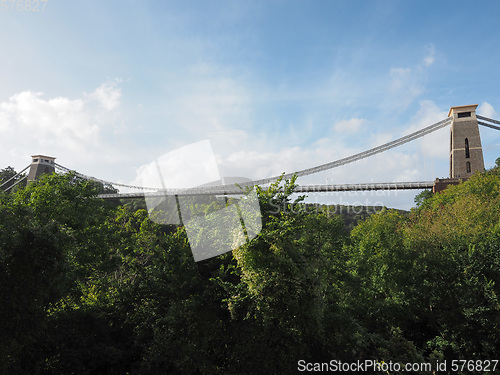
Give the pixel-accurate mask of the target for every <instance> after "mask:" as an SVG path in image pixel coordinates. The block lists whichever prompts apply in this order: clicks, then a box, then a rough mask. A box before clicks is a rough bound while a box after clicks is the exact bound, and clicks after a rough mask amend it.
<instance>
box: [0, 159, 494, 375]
mask: <svg viewBox="0 0 500 375" xmlns="http://www.w3.org/2000/svg"><path fill="white" fill-rule="evenodd" d="M294 187H295V178H293V179H291V180H288V181H284V180H282V179H280V180H279V181H278V182H276V183H274V184H272V185H271V186H270V187H269V188H268V189H266V190H264V189H262V188H260V187H259V188H258V189H257V190H258V198H259V203H260V206H261V211H262V216H263V227H262V231H261V232H260V233H259V234H258V235H257V236H256V237H255V238H254V239H253V240H252V241H250V242H248V243H245V244H243V245H241V246H239V247H238V248H237V249H235V250H234V251H232V252H229V253H225V254H222V255H220V256H218V257H215V258H211V259H207V260H205V261H202V262H198V263H196V262H194V259H193V255H192V252H191V249H190V243H189V242H188V238H187V234H186V228H185V227H183V226H176V227H175V226H172V225H159V224H157V223H155V222H153V221H151V220H150V217H149V214H148V212H147V211H146V210H144V209H142V206H140V205H133V204H131V205H125V206H116V205H108V204H106V203H105V202H103V201H101V200H99V199H97V198H96V195H97V191H96V189H95V188H94V186H93V185H92V184H89V183H86V182H85V181H82V180H80V179H78V178H76V176H74V175H71V174H68V175H55V174H54V175H52V176H46V177H44V178H43V179H41V180H40V181H37V182H36V183H32V184H30V185H29V186H27V187H26V188H22V189H18V190H17V191H15V192H13V193H12V194H3V195H1V196H0V271H1V273H0V283H1V284H0V285H1V288H0V329H1V332H2V333H1V334H0V369H1V372H2V373H9V374H11V373H14V374H16V373H19V374H24V373H33V374H37V373H51V374H68V373H73V374H102V373H109V374H125V373H130V374H164V373H171V374H181V373H198V374H212V373H213V374H216V373H217V374H218V373H292V372H295V371H296V369H297V361H298V360H299V359H304V360H306V361H310V362H328V361H330V360H331V359H341V360H342V361H344V362H347V361H356V360H365V359H372V358H376V359H377V360H379V361H386V362H387V361H391V360H392V361H398V362H401V363H409V362H424V361H435V360H436V359H440V360H442V359H456V358H470V359H487V358H489V359H491V358H494V357H495V355H497V353H498V347H499V338H498V327H500V301H499V297H498V296H499V295H500V287H499V285H500V175H499V174H498V173H496V169H493V170H491V171H488V172H486V173H484V174H477V175H475V176H473V177H472V178H471V179H470V180H469V181H467V182H465V183H462V184H460V185H457V186H451V187H449V188H448V189H446V190H445V191H444V192H442V193H440V194H437V195H433V196H431V195H430V194H428V193H422V194H420V195H419V196H418V197H417V198H416V203H417V206H418V208H417V209H415V210H412V212H411V213H410V214H406V213H403V212H398V211H393V210H387V209H382V210H381V211H380V212H378V213H376V214H372V215H371V216H369V217H368V213H367V212H365V211H363V212H361V213H359V217H355V218H354V219H356V221H357V222H358V224H357V225H355V226H354V228H353V229H352V231H351V232H350V233H349V232H347V231H346V223H345V222H343V221H342V216H341V215H339V213H336V212H335V210H331V209H330V207H321V208H319V207H315V209H314V210H309V209H307V208H308V206H307V205H305V204H303V203H301V201H302V199H303V197H298V198H297V199H295V200H294V199H293V189H294ZM226 203H227V204H228V205H231V204H234V203H235V202H234V201H228V202H223V201H220V200H213V201H206V200H205V201H204V202H202V201H198V200H196V199H193V200H191V204H190V206H189V207H190V210H191V211H192V213H193V214H199V213H210V212H213V211H215V210H220V209H224V208H227V207H228V206H226ZM160 209H161V207H159V208H158V213H159V210H160ZM356 215H358V214H356ZM347 218H348V220H351V219H353V218H352V217H347ZM351 221H352V220H351ZM351 221H349V223H351ZM352 223H353V224H352V225H354V221H352ZM213 227H215V225H214V226H213ZM208 229H209V228H208ZM220 233H222V232H218V231H217V230H205V231H204V232H203V236H202V237H203V238H206V239H210V240H211V241H212V242H213V243H216V244H217V243H219V245H220V246H223V245H225V244H226V242H227V241H228V239H223V238H221V237H222V236H221V235H220ZM229 240H230V241H233V240H234V239H232V238H231V239H229ZM217 241H218V242H217ZM225 241H226V242H225Z"/></svg>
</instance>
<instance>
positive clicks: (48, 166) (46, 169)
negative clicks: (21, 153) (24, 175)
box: [28, 155, 56, 182]
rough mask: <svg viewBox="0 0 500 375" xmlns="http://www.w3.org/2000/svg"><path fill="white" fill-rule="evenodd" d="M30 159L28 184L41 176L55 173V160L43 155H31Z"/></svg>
mask: <svg viewBox="0 0 500 375" xmlns="http://www.w3.org/2000/svg"><path fill="white" fill-rule="evenodd" d="M31 158H32V159H31V167H30V171H29V173H28V182H30V181H35V180H38V179H39V178H40V176H41V175H42V174H47V173H48V174H50V173H54V172H55V171H56V168H55V160H56V158H53V157H51V156H44V155H32V156H31Z"/></svg>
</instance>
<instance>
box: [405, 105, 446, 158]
mask: <svg viewBox="0 0 500 375" xmlns="http://www.w3.org/2000/svg"><path fill="white" fill-rule="evenodd" d="M419 104H420V108H419V109H418V111H417V113H416V114H415V115H414V116H413V117H412V119H411V121H410V126H409V127H408V128H407V129H406V130H405V132H404V134H405V135H407V134H410V133H413V132H416V131H418V130H421V129H423V128H425V127H427V126H429V125H432V124H435V123H437V122H439V121H441V120H444V119H446V118H447V117H448V112H447V111H446V110H444V111H443V110H442V109H440V108H439V107H438V106H437V105H436V103H434V102H433V101H431V100H422V101H420V103H419ZM449 137H450V128H449V127H445V128H443V129H440V130H437V131H435V132H433V133H431V134H428V135H425V136H424V137H422V138H420V139H419V140H418V141H415V142H417V144H418V145H419V154H420V157H421V158H422V159H424V158H440V159H448V157H449V142H450V138H449Z"/></svg>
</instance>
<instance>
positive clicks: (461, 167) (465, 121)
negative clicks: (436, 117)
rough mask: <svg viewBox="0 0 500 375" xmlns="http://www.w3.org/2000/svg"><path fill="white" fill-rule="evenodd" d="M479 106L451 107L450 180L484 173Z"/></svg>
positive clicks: (449, 115) (449, 114)
mask: <svg viewBox="0 0 500 375" xmlns="http://www.w3.org/2000/svg"><path fill="white" fill-rule="evenodd" d="M476 108H477V104H473V105H463V106H459V107H451V108H450V112H449V113H448V117H452V123H451V130H450V178H459V179H467V178H469V177H470V176H472V175H473V174H474V172H477V171H480V172H483V171H484V159H483V148H482V147H481V137H480V136H479V127H478V124H477V117H476Z"/></svg>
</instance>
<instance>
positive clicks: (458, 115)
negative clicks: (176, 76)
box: [0, 105, 500, 199]
mask: <svg viewBox="0 0 500 375" xmlns="http://www.w3.org/2000/svg"><path fill="white" fill-rule="evenodd" d="M476 108H477V105H468V106H458V107H452V108H451V109H450V113H449V115H448V117H447V118H446V119H444V120H442V121H439V122H437V123H435V124H432V125H430V126H427V127H425V128H423V129H421V130H418V131H416V132H414V133H411V134H408V135H405V136H403V137H401V138H398V139H396V140H393V141H390V142H387V143H385V144H383V145H380V146H377V147H374V148H372V149H369V150H366V151H364V152H360V153H357V154H354V155H351V156H349V157H345V158H342V159H339V160H335V161H332V162H329V163H325V164H322V165H318V166H315V167H311V168H307V169H303V170H300V171H296V172H293V173H287V174H283V175H279V176H273V177H268V178H264V179H259V180H254V181H247V182H242V183H239V184H232V185H219V186H199V187H196V188H186V189H165V188H159V187H145V186H134V185H127V184H120V183H115V182H111V181H106V180H103V179H98V178H95V177H92V176H87V175H85V174H82V173H79V172H77V171H73V170H71V169H70V168H67V167H65V166H63V165H60V164H58V163H56V162H55V158H53V157H47V156H43V155H36V156H33V160H32V163H31V164H30V165H28V166H27V167H26V168H24V169H23V170H22V171H20V172H19V173H17V174H16V175H15V176H13V177H12V178H10V179H9V180H7V181H5V182H3V183H2V184H1V185H0V189H2V190H4V191H9V190H11V189H12V188H14V187H15V186H16V185H18V184H20V183H21V182H23V181H25V180H28V181H33V180H36V179H37V178H38V177H39V176H40V175H42V174H44V173H52V172H55V171H59V172H62V173H68V172H73V173H74V174H75V175H76V176H78V177H79V178H82V179H85V180H90V181H94V182H95V183H97V184H99V185H100V186H101V187H104V190H107V191H108V192H103V193H102V194H99V197H100V198H103V199H130V198H142V197H163V196H190V195H191V196H192V195H217V196H219V195H242V193H243V191H242V190H243V189H244V188H245V187H252V186H255V185H260V186H265V185H268V184H270V183H273V182H275V181H276V180H278V179H279V178H284V179H290V178H291V177H292V176H294V175H296V176H297V177H303V176H309V175H312V174H315V173H319V172H323V171H327V170H331V169H334V168H337V167H340V166H343V165H347V164H350V163H354V162H356V161H359V160H362V159H365V158H368V157H371V156H373V155H376V154H379V153H382V152H385V151H388V150H390V149H393V148H395V147H398V146H401V145H403V144H406V143H408V142H412V141H414V140H416V139H419V138H421V137H424V136H426V135H428V134H431V133H433V132H435V131H437V130H439V129H442V128H444V127H446V126H449V125H451V129H450V178H448V179H436V180H435V181H412V182H390V183H387V182H381V183H360V184H324V185H299V186H297V187H296V188H295V190H294V191H295V192H296V193H307V192H341V191H366V190H408V189H431V188H432V189H433V191H434V192H436V191H440V190H442V189H444V188H445V187H446V186H447V185H449V184H456V183H459V182H460V181H461V180H464V179H467V178H468V177H470V176H471V175H472V174H473V173H474V172H476V171H482V170H484V161H483V154H482V147H481V141H480V136H479V129H478V125H481V126H485V127H489V128H492V129H496V130H500V126H499V125H500V121H498V120H494V119H491V118H487V117H484V116H481V115H476V113H475V110H476ZM28 169H29V173H28V174H25V172H26V171H27V170H28ZM120 188H126V189H127V190H135V191H136V192H128V193H119V189H120Z"/></svg>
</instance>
